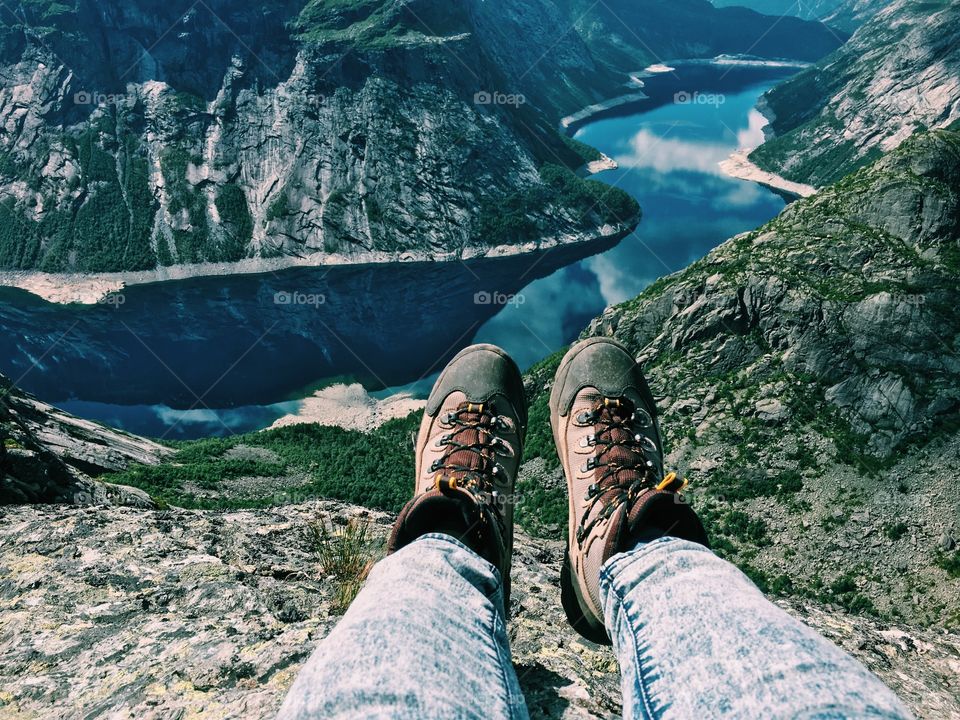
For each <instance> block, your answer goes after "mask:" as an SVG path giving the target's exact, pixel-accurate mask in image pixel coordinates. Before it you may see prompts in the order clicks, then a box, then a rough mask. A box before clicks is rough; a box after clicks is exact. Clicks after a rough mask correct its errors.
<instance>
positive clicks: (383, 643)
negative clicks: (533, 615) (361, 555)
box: [278, 534, 527, 720]
mask: <svg viewBox="0 0 960 720" xmlns="http://www.w3.org/2000/svg"><path fill="white" fill-rule="evenodd" d="M278 718H280V719H282V720H288V719H292V718H311V719H317V720H320V719H321V718H322V719H323V720H327V719H328V718H344V719H347V718H349V719H350V720H360V719H363V718H410V719H411V720H433V719H434V718H436V719H437V720H440V719H441V718H442V719H444V720H448V719H452V720H460V719H461V718H471V719H472V718H476V719H477V720H488V719H492V718H509V719H510V720H513V719H514V718H527V708H526V704H525V703H524V700H523V696H522V694H521V692H520V686H519V684H518V682H517V675H516V672H515V671H514V669H513V665H512V664H511V662H510V647H509V643H508V640H507V632H506V627H505V624H504V612H503V589H502V585H501V581H500V575H499V572H498V571H497V570H496V569H495V568H494V567H493V566H492V565H491V564H490V563H488V562H487V561H486V560H483V559H482V558H481V557H480V556H478V555H477V554H476V553H474V552H473V551H471V550H469V549H468V548H467V547H466V546H465V545H463V544H462V543H460V542H459V541H457V540H455V539H453V538H452V537H449V536H447V535H441V534H434V535H424V536H423V537H421V538H419V539H417V540H416V541H415V542H413V543H411V544H410V545H408V546H406V547H405V548H403V549H402V550H400V551H399V552H397V553H395V554H394V555H391V556H389V557H387V558H386V559H384V560H381V561H380V562H379V563H377V565H376V567H375V568H374V569H373V570H372V572H371V573H370V578H369V579H368V580H367V583H366V585H365V586H364V588H363V590H361V591H360V594H359V595H357V598H356V600H354V602H353V604H352V605H351V606H350V609H349V610H348V611H347V613H346V615H344V616H343V618H342V619H341V620H340V622H339V623H338V624H337V626H336V627H335V628H334V629H333V631H331V633H330V634H329V635H328V636H327V637H326V638H325V639H324V640H322V641H321V642H320V645H319V646H318V647H317V649H316V651H315V652H314V653H313V655H312V656H311V657H310V659H309V660H308V661H307V663H306V665H305V666H304V667H303V669H302V670H301V671H300V674H299V676H298V677H297V679H296V681H295V682H294V684H293V687H292V688H291V689H290V692H289V693H288V695H287V698H286V700H285V701H284V704H283V707H282V708H281V709H280V714H279V716H278Z"/></svg>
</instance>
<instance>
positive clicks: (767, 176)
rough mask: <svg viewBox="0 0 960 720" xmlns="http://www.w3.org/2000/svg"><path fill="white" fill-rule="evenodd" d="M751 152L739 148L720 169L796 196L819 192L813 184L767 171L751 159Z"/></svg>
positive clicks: (733, 175) (736, 176) (741, 178)
mask: <svg viewBox="0 0 960 720" xmlns="http://www.w3.org/2000/svg"><path fill="white" fill-rule="evenodd" d="M750 152H751V151H750V150H737V151H736V152H735V153H733V155H731V156H730V157H729V158H727V159H726V160H724V161H723V162H722V163H720V169H721V170H723V172H725V173H726V174H727V175H729V176H730V177H735V178H738V179H740V180H748V181H750V182H755V183H759V184H760V185H764V186H766V187H768V188H771V189H772V190H777V191H779V192H781V193H786V194H787V195H791V196H793V197H796V198H805V197H810V196H811V195H813V194H815V193H816V192H817V189H816V188H815V187H813V186H812V185H804V184H802V183H796V182H791V181H790V180H787V179H786V178H783V177H780V176H779V175H777V174H775V173H772V172H767V171H766V170H763V169H762V168H759V167H757V166H756V165H755V164H754V163H753V162H751V160H750V157H749V155H750Z"/></svg>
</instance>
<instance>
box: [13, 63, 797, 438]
mask: <svg viewBox="0 0 960 720" xmlns="http://www.w3.org/2000/svg"><path fill="white" fill-rule="evenodd" d="M785 74H786V71H785V70H783V69H757V68H751V69H743V70H735V71H731V70H730V69H729V68H710V67H705V66H703V65H698V66H692V67H684V66H680V67H678V70H677V72H676V73H669V74H664V75H662V76H658V77H656V78H654V79H651V80H650V85H649V87H648V88H647V90H648V93H649V94H650V95H651V99H650V100H649V101H648V102H647V104H646V105H645V106H640V107H634V108H632V109H630V110H629V112H627V111H625V110H622V109H621V111H620V112H621V113H624V114H621V115H620V116H611V117H607V118H605V119H601V120H596V121H594V122H591V123H589V124H587V125H585V126H583V127H582V128H581V129H580V130H579V131H578V132H577V134H576V137H577V138H578V139H579V140H582V141H584V142H586V143H589V144H591V145H594V146H596V147H598V148H599V149H601V150H602V151H603V152H605V153H606V154H607V155H609V156H611V157H613V158H615V159H616V160H617V162H618V163H619V165H620V167H619V168H618V169H616V170H611V171H607V172H604V173H602V174H600V175H599V176H597V179H600V180H602V181H604V182H608V183H610V184H613V185H616V186H618V187H621V188H623V189H624V190H626V191H627V192H629V193H631V194H632V195H633V196H634V197H636V198H637V199H638V200H639V202H640V204H641V206H642V207H643V210H644V218H643V222H642V223H641V225H640V227H639V228H638V230H637V232H635V233H633V234H632V235H629V236H628V237H626V238H625V239H623V240H622V241H621V242H619V243H618V244H615V245H612V244H610V243H606V244H599V245H593V246H588V247H579V248H563V249H559V250H553V251H550V252H546V253H543V254H541V255H538V256H527V257H521V258H507V259H498V260H482V261H477V262H475V263H470V264H469V265H464V264H460V263H448V264H433V263H419V264H399V265H393V266H379V267H341V268H335V269H333V270H332V271H325V270H302V269H301V270H290V271H284V272H282V273H273V274H269V275H264V276H253V277H251V276H245V277H232V278H207V279H200V280H193V281H187V282H177V283H167V284H158V285H154V286H143V287H135V288H131V289H129V290H128V291H126V293H125V297H126V302H125V303H124V304H123V305H122V306H120V307H112V308H111V307H95V308H79V309H78V308H74V307H63V306H53V305H50V304H48V303H44V302H42V301H40V300H38V299H36V298H33V297H32V296H29V295H27V294H26V293H22V292H20V291H16V290H5V289H0V331H2V332H0V358H4V361H3V362H4V366H3V370H4V372H6V373H7V374H8V375H11V376H12V377H14V378H16V379H18V380H19V382H20V384H21V385H22V386H23V387H24V388H25V389H27V390H29V391H31V392H34V393H36V394H37V395H39V396H40V397H41V398H42V399H44V400H48V401H51V402H58V403H61V404H62V403H63V402H64V401H66V408H67V409H68V410H70V411H72V412H75V413H77V414H78V415H81V416H85V417H89V418H92V419H98V420H101V421H104V422H108V423H110V424H112V425H116V426H119V427H123V428H126V429H129V430H131V431H134V432H138V433H142V434H148V435H163V434H165V433H171V435H170V436H171V437H199V436H205V435H211V434H221V435H222V434H230V433H232V432H240V431H246V430H251V429H256V428H260V427H264V426H266V425H269V424H270V423H271V422H272V421H273V420H274V419H276V418H277V417H279V416H280V415H282V414H285V413H287V412H292V411H294V410H295V409H296V408H297V406H298V403H297V402H296V398H299V397H304V396H305V395H306V394H308V393H309V390H310V388H311V387H315V386H317V385H318V384H321V383H322V382H324V381H325V380H328V379H330V378H341V379H356V380H360V381H362V382H364V383H365V384H366V385H367V386H368V387H370V388H372V389H378V388H384V387H386V388H387V389H386V390H381V392H380V393H378V394H385V393H387V392H391V391H393V390H395V389H408V390H412V391H413V392H414V393H415V394H419V395H424V394H426V392H427V391H428V390H429V387H430V385H431V383H432V380H433V378H434V377H435V376H436V374H437V372H438V371H439V369H440V368H441V367H442V366H443V364H444V363H445V362H446V360H447V359H449V358H450V357H452V356H453V354H455V353H456V352H457V351H459V349H461V348H462V347H464V346H466V345H467V344H469V343H470V342H474V341H477V342H494V343H497V344H499V345H501V346H503V347H504V348H506V349H507V350H508V351H509V352H510V353H511V354H512V355H513V356H514V357H515V358H516V359H517V361H518V363H519V364H520V365H521V367H524V368H526V367H529V366H530V365H532V364H533V363H535V362H537V361H538V360H540V359H541V358H543V357H544V356H546V355H548V354H550V353H552V352H554V351H556V350H558V349H560V348H562V347H563V346H565V345H566V344H567V343H569V342H570V341H571V340H573V339H574V338H576V336H577V335H578V334H579V333H580V332H581V331H582V329H583V328H584V326H585V325H586V324H587V323H588V322H589V321H590V320H591V319H592V318H593V317H595V316H597V315H599V314H600V313H601V312H602V311H603V310H604V308H605V307H607V306H608V305H611V304H615V303H619V302H623V301H624V300H627V299H629V298H632V297H634V296H635V295H637V294H638V293H639V292H641V291H642V290H643V289H644V288H646V287H647V286H648V285H650V284H651V283H652V282H654V281H655V280H656V279H657V278H659V277H662V276H664V275H666V274H669V273H672V272H675V271H677V270H680V269H682V268H684V267H686V266H687V265H689V264H690V263H691V262H693V261H695V260H697V259H698V258H701V257H702V256H703V255H705V254H706V253H707V252H709V251H710V250H711V249H713V248H714V247H716V245H717V244H719V243H720V242H722V241H723V240H724V239H726V238H728V237H731V236H733V235H736V234H738V233H740V232H744V231H746V230H749V229H752V228H755V227H757V226H758V225H760V224H762V223H763V222H765V221H767V220H769V219H770V218H772V217H774V216H775V215H776V214H777V213H778V212H779V211H780V209H781V208H782V207H783V204H784V203H783V200H782V199H781V198H779V197H778V196H777V195H775V194H774V193H772V192H770V191H768V190H766V189H764V188H762V187H760V186H757V185H754V184H752V183H746V182H742V181H739V180H733V179H731V178H728V177H726V176H724V175H723V174H722V172H721V171H720V169H719V167H718V163H719V162H720V161H722V160H723V159H725V158H726V157H727V156H728V155H729V154H730V152H732V151H733V150H735V149H736V148H737V147H743V146H750V145H755V144H757V143H758V142H759V141H760V140H762V126H763V118H762V117H761V116H760V115H759V113H757V112H756V111H754V110H753V107H754V105H755V103H756V101H757V99H758V98H759V96H760V94H761V93H762V92H763V91H764V90H765V89H767V88H768V87H770V86H772V85H773V84H774V83H775V82H776V81H777V79H778V78H781V77H783V76H784V75H785ZM698 89H699V90H701V91H704V92H707V91H709V92H710V93H714V94H717V96H718V97H722V98H723V101H722V102H720V101H716V102H714V103H712V104H703V103H677V102H671V98H672V97H673V95H674V93H675V92H676V91H677V90H685V91H687V92H693V91H696V90H698ZM289 291H300V292H304V293H308V294H312V295H316V296H322V297H323V299H324V302H323V303H322V304H316V305H314V306H309V305H308V306H299V307H296V306H290V305H289V304H288V305H284V304H278V303H277V302H276V294H277V293H278V292H281V293H282V292H289ZM477 293H488V294H489V296H490V297H491V301H490V302H486V303H484V302H477V301H476V295H477ZM497 293H502V294H504V295H514V294H516V295H517V299H516V301H515V302H508V303H505V304H501V303H500V302H499V300H498V299H497V298H496V294H497ZM223 408H228V409H226V410H224V409H223Z"/></svg>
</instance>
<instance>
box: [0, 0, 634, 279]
mask: <svg viewBox="0 0 960 720" xmlns="http://www.w3.org/2000/svg"><path fill="white" fill-rule="evenodd" d="M303 5H304V4H303V3H302V2H301V3H291V2H286V3H272V4H267V5H262V4H257V5H255V6H246V5H238V4H237V3H236V2H228V1H226V0H219V2H213V3H210V4H207V3H203V4H200V5H197V4H194V5H192V6H191V5H190V4H189V3H186V2H173V3H163V4H161V3H155V2H149V1H147V0H144V1H143V2H138V3H132V4H131V3H119V2H113V1H112V0H97V2H94V3H80V4H77V5H74V6H70V5H62V4H53V3H32V4H29V5H27V6H25V7H24V8H21V10H20V11H19V12H18V13H16V14H12V13H9V12H8V13H5V14H4V18H3V23H4V25H3V28H2V30H3V46H2V59H3V65H2V66H0V88H2V89H0V128H2V131H0V178H2V179H0V198H2V202H3V208H4V212H5V214H6V216H7V221H6V222H5V223H4V229H3V231H2V232H0V266H2V267H5V268H39V269H43V270H47V271H79V272H87V271H95V270H105V271H112V270H139V269H150V268H153V267H156V266H158V265H159V266H163V265H172V264H184V263H197V262H230V261H235V260H239V259H242V258H247V257H274V256H278V255H285V254H292V255H302V254H310V253H316V252H328V253H332V252H336V253H345V254H348V255H350V254H356V253H358V252H361V251H369V250H382V251H388V252H395V253H398V254H399V253H402V252H403V251H406V250H420V251H426V252H433V251H437V252H441V251H442V252H457V251H459V250H463V249H464V248H467V247H480V248H483V247H492V246H494V245H498V244H519V243H523V242H536V241H538V240H540V239H542V238H547V237H549V238H554V239H556V238H557V237H563V238H566V239H567V240H571V239H583V238H585V237H591V236H597V235H599V234H601V232H602V228H603V226H605V225H608V226H609V225H618V224H620V223H624V224H629V223H631V222H633V221H635V218H636V214H637V213H636V205H635V203H633V201H632V200H631V199H630V198H629V197H627V196H625V195H623V194H621V193H619V192H618V191H613V192H610V193H608V192H607V191H605V190H601V189H598V188H599V186H591V185H586V186H585V185H584V183H583V182H582V181H580V180H578V179H576V178H574V177H573V176H572V175H569V174H567V175H565V174H563V173H562V172H561V173H560V175H559V176H558V175H556V174H555V175H554V176H552V181H551V180H550V179H545V178H542V177H541V174H540V170H541V169H542V168H543V167H544V166H545V165H548V164H551V163H552V164H555V165H559V166H564V165H570V166H575V165H576V164H578V163H579V161H580V160H579V158H578V157H577V156H576V155H575V154H574V153H573V152H572V151H571V150H570V149H569V148H568V147H567V146H566V145H565V144H564V143H563V142H562V141H561V140H560V138H559V136H558V135H557V134H556V133H555V132H554V130H553V128H552V124H551V123H548V122H547V121H546V120H545V119H544V116H542V115H540V114H539V113H538V112H537V111H535V110H533V108H532V106H531V105H529V104H527V103H526V99H525V98H524V97H523V96H522V92H521V90H519V89H514V88H512V87H510V86H508V85H507V83H506V80H505V78H504V76H503V74H502V73H501V72H500V69H499V68H498V66H497V65H496V63H495V61H494V60H492V59H491V56H490V55H489V54H488V53H486V51H485V49H484V48H483V47H482V45H481V41H482V40H483V37H484V34H483V32H479V31H476V30H475V28H474V24H473V23H477V25H478V26H480V27H481V29H483V28H485V27H486V26H487V25H489V22H487V23H486V25H483V23H484V22H485V21H484V13H486V12H489V11H488V10H485V9H478V10H477V11H476V12H474V13H469V12H467V11H466V9H464V8H463V7H460V6H457V7H456V8H450V9H444V8H445V7H446V6H445V5H444V4H442V3H438V2H435V1H434V0H416V2H412V3H405V4H400V5H397V4H394V3H382V4H377V3H367V4H362V5H358V6H357V8H356V9H355V10H350V11H348V10H344V9H343V6H342V5H341V4H332V5H331V4H330V3H323V2H312V3H309V4H306V6H305V7H303ZM328 6H329V7H328ZM547 19H548V20H550V21H552V22H554V23H559V21H560V20H559V18H558V17H548V18H547ZM551 29H555V28H550V27H548V28H547V29H546V31H549V30H551ZM512 30H513V32H515V33H517V34H518V35H517V36H519V34H520V33H522V32H523V28H522V27H520V26H515V27H512ZM488 34H489V33H488ZM558 34H559V33H558ZM517 36H515V37H514V38H513V39H516V37H517ZM496 49H497V48H494V50H496ZM557 52H563V53H564V58H565V61H566V67H567V68H568V69H579V70H582V71H583V72H588V71H590V70H591V65H590V61H589V56H588V55H586V54H585V52H584V50H583V48H580V47H578V46H576V45H575V44H570V46H569V47H565V48H560V49H558V50H557ZM478 93H479V95H478ZM564 172H565V171H564ZM590 188H594V191H593V194H591V192H590ZM597 192H601V193H603V194H604V195H605V199H606V202H603V203H601V204H600V205H599V206H596V207H594V206H595V205H596V202H595V201H596V200H597V199H598V198H597V197H594V195H595V194H596V193H597Z"/></svg>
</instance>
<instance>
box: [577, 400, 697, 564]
mask: <svg viewBox="0 0 960 720" xmlns="http://www.w3.org/2000/svg"><path fill="white" fill-rule="evenodd" d="M576 422H577V424H578V425H581V426H584V425H592V426H593V427H594V428H596V430H595V434H594V435H593V436H592V438H591V440H590V443H591V444H592V445H593V446H595V448H596V454H595V455H594V456H593V457H591V458H590V459H589V460H588V461H587V463H586V465H585V466H584V467H583V468H582V469H583V470H584V471H589V470H598V471H599V472H598V474H597V476H596V478H595V480H594V482H593V484H591V485H590V487H589V489H588V490H587V495H586V497H584V500H586V501H587V502H588V504H587V507H586V510H585V512H584V513H583V517H582V518H581V520H580V525H579V527H578V528H577V544H578V545H579V546H581V547H582V546H583V542H584V541H585V540H586V538H587V537H588V536H589V534H590V531H591V530H593V528H594V527H596V526H597V525H598V524H599V523H601V522H603V521H604V520H606V519H608V518H610V517H611V516H612V515H613V514H614V513H615V512H616V511H617V509H618V508H620V507H621V506H624V505H625V506H626V512H627V514H628V515H629V513H630V510H631V509H632V508H633V506H634V504H635V503H636V501H637V499H638V498H639V497H640V496H641V495H642V494H643V493H644V492H645V491H647V490H665V489H669V490H671V491H679V490H682V489H683V488H684V487H686V484H687V481H686V480H682V479H678V478H677V474H676V473H669V474H668V475H667V476H665V477H664V478H662V479H661V478H660V476H659V473H660V471H659V468H658V465H657V463H656V462H655V461H654V460H653V459H652V458H651V453H652V452H657V450H658V449H657V447H656V445H655V444H654V443H653V441H651V440H650V438H649V437H648V436H647V435H646V434H644V432H643V431H644V430H646V429H649V428H650V427H652V426H653V421H652V419H651V418H650V416H649V414H647V413H646V411H644V410H637V409H636V407H635V406H634V404H633V402H632V401H631V400H630V399H629V398H625V397H616V398H612V397H604V398H601V399H600V400H598V401H597V403H596V404H595V405H594V406H593V408H592V409H591V410H588V411H585V412H582V413H580V415H578V416H577V418H576Z"/></svg>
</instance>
